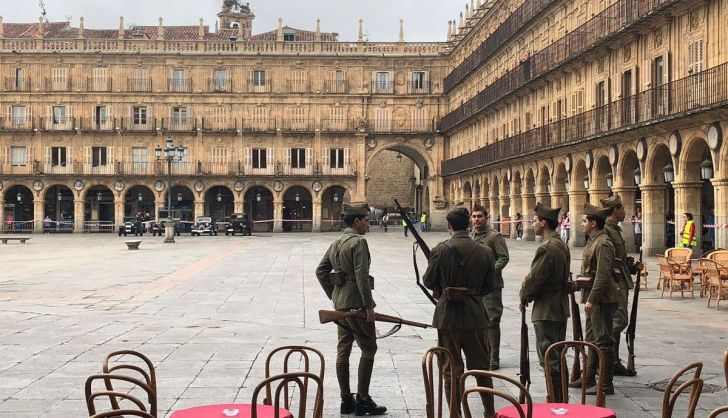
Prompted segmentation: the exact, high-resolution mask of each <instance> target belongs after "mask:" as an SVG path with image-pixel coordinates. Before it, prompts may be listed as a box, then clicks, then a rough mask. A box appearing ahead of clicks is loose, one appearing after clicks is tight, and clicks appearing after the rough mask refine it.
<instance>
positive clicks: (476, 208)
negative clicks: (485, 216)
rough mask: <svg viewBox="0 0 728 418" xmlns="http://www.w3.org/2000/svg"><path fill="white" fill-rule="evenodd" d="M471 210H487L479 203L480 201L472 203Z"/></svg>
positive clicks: (485, 211)
mask: <svg viewBox="0 0 728 418" xmlns="http://www.w3.org/2000/svg"><path fill="white" fill-rule="evenodd" d="M473 212H483V213H488V210H487V209H486V208H484V207H483V206H481V205H480V203H476V204H474V205H473Z"/></svg>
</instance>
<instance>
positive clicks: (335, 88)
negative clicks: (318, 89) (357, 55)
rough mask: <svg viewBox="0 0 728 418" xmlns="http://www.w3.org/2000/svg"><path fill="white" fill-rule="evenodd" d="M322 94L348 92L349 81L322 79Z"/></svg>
mask: <svg viewBox="0 0 728 418" xmlns="http://www.w3.org/2000/svg"><path fill="white" fill-rule="evenodd" d="M323 93H324V94H347V93H349V82H348V81H346V80H326V81H324V91H323Z"/></svg>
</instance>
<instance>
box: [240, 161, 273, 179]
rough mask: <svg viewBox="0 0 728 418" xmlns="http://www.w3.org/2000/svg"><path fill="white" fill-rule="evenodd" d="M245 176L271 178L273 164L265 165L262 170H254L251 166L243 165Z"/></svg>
mask: <svg viewBox="0 0 728 418" xmlns="http://www.w3.org/2000/svg"><path fill="white" fill-rule="evenodd" d="M243 170H245V173H246V175H249V176H250V175H253V176H272V175H274V174H275V164H272V163H271V164H267V163H266V166H265V167H264V168H255V167H254V166H253V164H245V165H244V166H243Z"/></svg>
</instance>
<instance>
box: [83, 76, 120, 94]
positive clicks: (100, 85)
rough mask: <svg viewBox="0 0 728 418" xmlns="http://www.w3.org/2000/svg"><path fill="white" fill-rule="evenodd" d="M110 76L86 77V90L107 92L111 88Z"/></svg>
mask: <svg viewBox="0 0 728 418" xmlns="http://www.w3.org/2000/svg"><path fill="white" fill-rule="evenodd" d="M112 84H113V83H112V79H111V78H110V77H89V78H87V79H86V90H88V91H102V92H109V91H111V90H112Z"/></svg>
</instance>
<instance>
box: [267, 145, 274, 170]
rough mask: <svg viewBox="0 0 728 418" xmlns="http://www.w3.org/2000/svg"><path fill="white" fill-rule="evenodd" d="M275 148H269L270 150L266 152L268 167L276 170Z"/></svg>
mask: <svg viewBox="0 0 728 418" xmlns="http://www.w3.org/2000/svg"><path fill="white" fill-rule="evenodd" d="M273 151H274V149H273V148H268V151H267V152H266V160H267V161H266V167H267V168H268V169H269V170H271V171H275V167H274V162H275V156H274V155H273Z"/></svg>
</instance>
